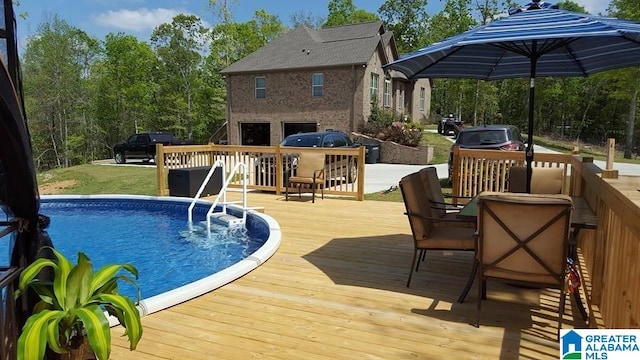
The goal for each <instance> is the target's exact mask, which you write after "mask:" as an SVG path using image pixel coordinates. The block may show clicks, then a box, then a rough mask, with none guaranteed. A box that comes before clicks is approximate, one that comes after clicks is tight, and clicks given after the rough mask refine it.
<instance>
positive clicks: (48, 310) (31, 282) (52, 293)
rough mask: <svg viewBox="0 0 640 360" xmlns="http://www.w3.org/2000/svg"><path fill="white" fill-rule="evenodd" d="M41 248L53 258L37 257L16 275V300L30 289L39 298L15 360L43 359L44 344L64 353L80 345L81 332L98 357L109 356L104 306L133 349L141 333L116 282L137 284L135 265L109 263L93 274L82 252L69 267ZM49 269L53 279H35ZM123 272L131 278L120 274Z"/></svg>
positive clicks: (134, 310)
mask: <svg viewBox="0 0 640 360" xmlns="http://www.w3.org/2000/svg"><path fill="white" fill-rule="evenodd" d="M45 249H48V250H51V251H52V253H53V255H54V256H55V259H48V258H44V257H43V258H38V259H36V260H35V261H34V262H33V263H31V264H30V265H29V266H27V267H26V268H25V269H24V270H23V271H22V273H21V274H20V280H19V289H18V290H17V291H16V298H17V297H19V296H20V295H21V294H24V293H26V291H27V290H33V291H34V292H35V293H36V294H37V295H38V297H39V298H40V301H39V302H38V303H37V304H36V305H35V306H34V309H33V314H32V315H31V316H30V317H29V318H28V319H27V321H26V323H25V325H24V328H23V329H22V333H21V334H20V338H19V339H18V348H17V353H18V359H42V358H43V357H44V354H45V348H46V347H47V345H48V347H49V348H50V349H51V350H53V351H54V352H56V353H58V354H64V353H67V352H69V351H70V350H72V349H74V348H75V347H77V346H78V345H79V344H80V343H82V341H81V340H80V338H82V337H83V336H86V337H87V339H88V340H89V344H90V346H91V349H92V350H93V351H94V353H95V355H96V357H97V358H98V359H99V360H103V359H108V358H109V354H110V353H111V330H110V327H109V320H108V319H107V317H106V315H105V314H104V310H106V311H107V312H108V313H109V314H110V315H111V316H115V317H116V318H118V320H119V321H120V324H121V325H122V326H123V327H124V328H125V330H126V331H125V335H126V336H127V337H128V339H129V343H130V349H131V350H134V349H135V348H136V346H137V345H138V341H140V338H141V337H142V324H141V322H140V313H139V312H138V309H137V308H136V306H135V304H134V303H133V301H132V300H131V299H130V298H129V297H127V296H122V295H119V293H118V280H122V281H126V282H128V283H131V284H133V285H136V281H135V280H136V279H137V278H138V271H137V270H136V268H135V267H133V266H132V265H130V264H124V265H117V264H112V265H105V266H104V267H102V268H101V269H100V270H98V271H96V272H94V271H93V265H92V264H91V261H90V260H89V258H88V257H87V256H86V255H85V254H83V253H81V252H80V253H78V261H77V264H75V265H74V264H72V263H71V262H70V261H69V260H67V259H66V258H65V257H64V256H63V255H62V254H61V253H59V252H58V251H57V250H55V249H52V248H45ZM48 268H51V270H52V271H53V281H47V280H41V279H39V278H38V275H39V274H40V273H41V272H42V271H44V270H46V269H48ZM122 270H125V271H127V272H129V273H130V274H131V275H133V276H134V278H135V279H133V278H131V277H129V276H127V275H123V274H121V273H120V272H121V271H122ZM136 287H137V285H136ZM138 300H139V299H138ZM103 309H104V310H103Z"/></svg>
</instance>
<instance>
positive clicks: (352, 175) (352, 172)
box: [347, 160, 358, 183]
mask: <svg viewBox="0 0 640 360" xmlns="http://www.w3.org/2000/svg"><path fill="white" fill-rule="evenodd" d="M357 178H358V163H357V162H356V161H355V160H351V161H350V162H349V168H348V169H347V181H348V182H350V183H354V182H356V179H357Z"/></svg>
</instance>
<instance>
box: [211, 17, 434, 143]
mask: <svg viewBox="0 0 640 360" xmlns="http://www.w3.org/2000/svg"><path fill="white" fill-rule="evenodd" d="M397 58H398V52H397V49H396V46H395V42H394V38H393V34H392V33H391V32H387V31H385V28H384V24H383V23H382V22H381V21H374V22H367V23H360V24H354V25H347V26H337V27H329V28H323V29H318V30H314V29H310V28H308V27H306V26H299V27H297V28H295V29H294V30H291V31H289V32H287V33H286V34H284V35H282V36H280V37H279V38H278V39H276V40H273V41H272V42H270V43H268V44H267V45H265V46H264V47H262V48H260V49H258V50H257V51H255V52H253V53H251V54H250V55H248V56H247V57H245V58H243V59H241V60H239V61H237V62H235V63H233V64H231V65H230V66H229V67H227V68H225V69H224V70H222V71H221V72H220V73H221V74H223V75H224V76H225V78H226V86H227V127H228V128H227V132H228V142H229V144H242V145H276V144H278V143H279V142H280V141H281V140H282V139H283V138H284V137H285V136H287V135H289V134H293V133H298V132H309V131H324V130H327V129H334V130H342V131H344V132H346V133H351V132H352V131H358V130H360V128H361V127H362V126H363V125H364V124H365V122H366V121H367V120H368V117H369V114H370V113H371V108H372V105H373V104H374V103H375V102H377V103H378V105H379V106H381V107H384V108H387V109H390V110H395V111H397V112H399V113H402V114H407V115H409V116H410V117H411V119H412V120H413V121H419V120H420V119H422V118H424V117H427V116H428V114H429V110H430V106H431V84H430V81H429V80H428V79H420V80H413V81H409V80H407V79H406V78H403V77H402V76H400V75H398V74H396V73H386V74H385V71H384V70H383V69H382V65H384V64H386V63H389V62H391V61H393V60H395V59H397Z"/></svg>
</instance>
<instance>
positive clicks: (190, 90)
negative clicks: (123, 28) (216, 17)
mask: <svg viewBox="0 0 640 360" xmlns="http://www.w3.org/2000/svg"><path fill="white" fill-rule="evenodd" d="M205 33H206V29H205V28H204V27H203V25H202V22H201V20H200V19H199V18H198V17H196V16H194V15H185V14H179V15H176V16H175V17H174V18H173V21H172V22H171V24H162V25H160V26H158V27H156V28H155V29H154V30H153V33H152V34H151V43H152V45H153V47H154V50H155V52H156V54H157V56H158V58H159V60H160V66H159V70H160V71H159V81H160V82H161V89H160V91H161V101H163V104H161V105H163V106H162V107H161V108H162V109H163V110H165V111H164V112H163V114H162V115H163V118H164V120H165V121H164V125H166V126H165V128H171V130H173V131H174V133H182V132H183V129H182V128H181V123H182V122H183V121H184V123H185V130H186V134H187V137H188V139H190V140H192V139H193V124H192V118H193V96H194V94H195V92H196V91H197V89H198V86H200V85H201V81H200V80H201V79H200V77H199V71H200V66H201V62H202V55H201V54H202V52H203V50H204V44H205ZM176 120H177V121H176Z"/></svg>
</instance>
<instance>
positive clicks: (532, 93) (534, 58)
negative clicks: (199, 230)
mask: <svg viewBox="0 0 640 360" xmlns="http://www.w3.org/2000/svg"><path fill="white" fill-rule="evenodd" d="M532 45H533V46H532V47H533V49H532V56H531V77H530V82H529V129H528V130H527V133H528V134H527V151H526V154H525V158H526V160H527V193H528V194H530V193H531V174H532V167H531V166H532V163H533V108H534V106H533V105H534V101H535V95H536V63H537V60H538V56H537V54H536V46H537V41H536V40H533V44H532Z"/></svg>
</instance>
